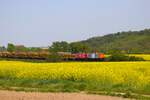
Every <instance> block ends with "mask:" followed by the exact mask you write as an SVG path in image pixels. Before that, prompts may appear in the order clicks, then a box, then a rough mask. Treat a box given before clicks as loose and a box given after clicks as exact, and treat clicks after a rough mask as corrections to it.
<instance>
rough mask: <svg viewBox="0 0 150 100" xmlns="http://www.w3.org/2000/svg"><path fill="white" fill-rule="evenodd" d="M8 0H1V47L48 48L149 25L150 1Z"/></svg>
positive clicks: (144, 27)
mask: <svg viewBox="0 0 150 100" xmlns="http://www.w3.org/2000/svg"><path fill="white" fill-rule="evenodd" d="M8 1H9V0H1V1H0V46H7V44H8V43H13V44H16V45H24V46H26V47H47V46H49V45H51V44H52V42H55V41H67V42H74V41H81V40H86V39H89V38H92V37H95V36H103V35H106V34H112V33H116V32H122V31H139V30H143V29H146V28H150V21H149V18H150V14H149V13H148V12H149V9H150V6H149V3H150V1H147V0H142V1H141V0H132V1H131V0H126V1H120V0H115V1H114V0H109V1H108V0H92V1H91V0H83V1H80V0H75V1H68V0H62V1H58V0H55V1H52V0H42V1H40V0H26V1H23V0H13V1H9V2H8Z"/></svg>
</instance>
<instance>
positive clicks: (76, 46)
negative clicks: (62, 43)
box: [70, 42, 89, 53]
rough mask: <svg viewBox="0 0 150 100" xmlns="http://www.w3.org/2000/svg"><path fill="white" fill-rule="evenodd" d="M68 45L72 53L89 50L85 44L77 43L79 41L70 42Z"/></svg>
mask: <svg viewBox="0 0 150 100" xmlns="http://www.w3.org/2000/svg"><path fill="white" fill-rule="evenodd" d="M70 47H71V52H72V53H79V52H88V51H89V47H88V46H87V45H85V44H82V43H79V42H78V43H71V44H70Z"/></svg>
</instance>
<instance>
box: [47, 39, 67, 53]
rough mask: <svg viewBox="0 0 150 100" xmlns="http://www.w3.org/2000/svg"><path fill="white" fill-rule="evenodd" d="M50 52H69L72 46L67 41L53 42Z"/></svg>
mask: <svg viewBox="0 0 150 100" xmlns="http://www.w3.org/2000/svg"><path fill="white" fill-rule="evenodd" d="M49 51H50V52H69V51H70V46H69V44H68V43H67V42H66V41H61V42H58V41H57V42H53V44H52V46H50V47H49Z"/></svg>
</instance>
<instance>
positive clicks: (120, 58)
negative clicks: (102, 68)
mask: <svg viewBox="0 0 150 100" xmlns="http://www.w3.org/2000/svg"><path fill="white" fill-rule="evenodd" d="M108 61H144V59H143V58H140V57H135V56H128V55H125V54H112V55H111V56H110V57H108Z"/></svg>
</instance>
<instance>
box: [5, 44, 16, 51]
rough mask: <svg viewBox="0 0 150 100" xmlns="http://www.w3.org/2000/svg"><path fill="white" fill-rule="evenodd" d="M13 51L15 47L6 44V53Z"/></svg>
mask: <svg viewBox="0 0 150 100" xmlns="http://www.w3.org/2000/svg"><path fill="white" fill-rule="evenodd" d="M15 50H16V48H15V45H14V44H12V43H8V46H7V51H9V52H13V51H15Z"/></svg>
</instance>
